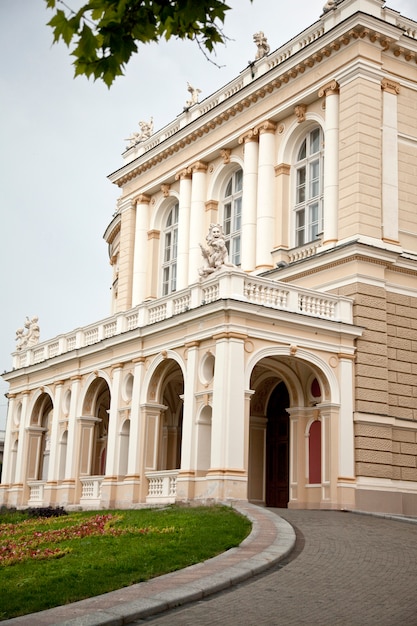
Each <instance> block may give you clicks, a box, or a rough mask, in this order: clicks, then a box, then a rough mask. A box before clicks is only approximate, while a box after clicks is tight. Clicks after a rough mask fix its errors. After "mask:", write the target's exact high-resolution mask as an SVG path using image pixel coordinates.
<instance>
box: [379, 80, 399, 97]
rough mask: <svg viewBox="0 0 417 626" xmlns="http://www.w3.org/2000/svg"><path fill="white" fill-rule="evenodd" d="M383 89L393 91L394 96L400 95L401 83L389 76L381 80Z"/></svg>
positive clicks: (388, 91)
mask: <svg viewBox="0 0 417 626" xmlns="http://www.w3.org/2000/svg"><path fill="white" fill-rule="evenodd" d="M381 89H382V91H386V92H387V93H392V94H393V95H394V96H398V94H399V93H400V85H399V83H397V82H396V81H395V80H390V79H389V78H383V79H382V80H381Z"/></svg>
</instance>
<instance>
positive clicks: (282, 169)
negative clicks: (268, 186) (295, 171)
mask: <svg viewBox="0 0 417 626" xmlns="http://www.w3.org/2000/svg"><path fill="white" fill-rule="evenodd" d="M274 169H275V176H282V175H285V176H289V175H290V172H291V165H288V163H280V164H279V165H276V166H275V168H274Z"/></svg>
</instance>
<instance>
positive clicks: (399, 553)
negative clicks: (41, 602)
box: [3, 503, 417, 626]
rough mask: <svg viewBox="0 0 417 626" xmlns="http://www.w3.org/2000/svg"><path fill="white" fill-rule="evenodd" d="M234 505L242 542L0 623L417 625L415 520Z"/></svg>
mask: <svg viewBox="0 0 417 626" xmlns="http://www.w3.org/2000/svg"><path fill="white" fill-rule="evenodd" d="M236 508H238V509H239V510H241V511H242V513H245V514H246V515H248V516H249V517H250V519H251V520H252V522H253V530H252V533H251V535H250V536H249V537H248V538H247V539H246V540H245V541H244V542H243V544H242V545H241V546H240V547H239V548H235V549H233V550H230V551H228V552H227V553H225V554H223V555H220V556H219V557H216V558H214V559H210V560H209V561H206V562H205V563H201V564H199V565H195V566H192V567H189V568H186V569H185V570H181V571H179V572H174V573H172V574H168V575H166V576H161V577H159V578H156V579H154V580H151V581H148V582H145V583H140V584H139V585H133V586H132V587H128V588H125V589H121V590H119V591H114V592H112V593H109V594H104V595H102V596H98V597H96V598H91V599H89V600H83V601H82V602H76V603H74V604H71V605H68V606H64V607H57V608H56V609H51V610H49V611H42V612H40V613H36V614H33V615H28V616H26V617H21V618H16V619H12V620H8V621H5V622H3V624H20V625H22V624H26V625H27V626H46V625H49V624H60V625H63V626H99V625H108V626H119V625H120V626H121V625H122V624H128V623H130V624H136V625H139V624H142V625H144V624H152V625H153V626H158V625H159V626H162V625H166V626H191V625H192V626H195V624H198V625H199V626H217V625H219V626H220V624H221V625H222V626H225V625H226V626H234V625H236V626H254V625H256V626H260V625H270V626H280V625H282V626H290V625H294V626H302V625H304V624H309V625H310V626H315V625H317V626H319V625H320V626H417V524H415V523H411V522H406V521H400V520H392V519H385V518H382V517H374V516H368V515H357V514H353V513H342V512H337V511H291V510H287V509H274V510H271V509H269V510H268V509H262V508H259V507H255V506H253V505H250V504H248V503H238V504H236ZM293 529H295V532H294V530H293ZM232 585H233V586H232ZM220 592H221V593H220ZM175 607H179V608H175ZM158 614H159V616H158Z"/></svg>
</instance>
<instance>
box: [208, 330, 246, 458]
mask: <svg viewBox="0 0 417 626" xmlns="http://www.w3.org/2000/svg"><path fill="white" fill-rule="evenodd" d="M214 338H215V339H216V361H215V366H214V383H213V412H212V430H211V468H213V469H237V470H243V469H244V467H245V456H246V455H245V441H246V437H245V434H246V425H245V419H244V416H245V388H244V364H245V352H244V340H245V336H244V335H240V334H238V333H221V334H219V335H218V336H215V337H214Z"/></svg>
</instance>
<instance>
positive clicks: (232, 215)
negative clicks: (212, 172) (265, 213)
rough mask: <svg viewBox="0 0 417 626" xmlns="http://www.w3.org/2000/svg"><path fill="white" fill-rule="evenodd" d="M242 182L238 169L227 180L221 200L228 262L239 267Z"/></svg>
mask: <svg viewBox="0 0 417 626" xmlns="http://www.w3.org/2000/svg"><path fill="white" fill-rule="evenodd" d="M242 182H243V171H242V170H241V169H239V170H237V171H236V172H235V173H234V174H233V176H231V178H230V179H229V182H228V183H227V186H226V191H225V194H224V198H223V232H224V235H225V241H226V248H227V252H228V254H229V260H230V261H231V263H233V264H234V265H240V234H241V228H242Z"/></svg>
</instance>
